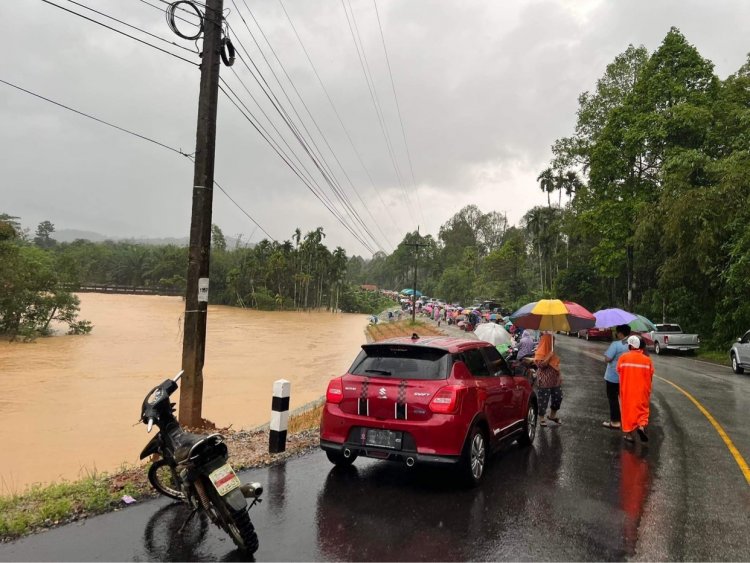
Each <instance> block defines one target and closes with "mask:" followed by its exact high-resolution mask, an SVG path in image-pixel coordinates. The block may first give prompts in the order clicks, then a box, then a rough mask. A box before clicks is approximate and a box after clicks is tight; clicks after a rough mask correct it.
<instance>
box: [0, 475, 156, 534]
mask: <svg viewBox="0 0 750 563" xmlns="http://www.w3.org/2000/svg"><path fill="white" fill-rule="evenodd" d="M125 475H127V476H128V478H127V479H124V478H123V476H125ZM147 488H148V482H147V480H146V469H145V468H144V467H138V468H130V469H123V470H121V471H120V472H118V473H117V474H116V475H107V474H105V473H101V474H94V475H91V476H88V477H86V478H84V479H81V480H79V481H73V482H69V481H63V482H60V483H54V484H52V485H34V486H32V487H31V488H29V489H27V490H26V491H24V492H23V493H20V494H11V495H8V496H3V497H0V539H10V538H14V537H18V536H20V535H23V534H25V533H27V532H29V531H30V530H34V529H38V528H43V527H52V526H55V525H57V524H60V523H61V522H68V521H73V520H78V519H80V518H86V517H87V516H92V515H94V514H100V513H102V512H108V511H110V510H112V509H114V508H116V507H118V506H122V500H121V498H122V496H123V495H131V496H133V497H136V496H141V495H142V494H143V493H144V492H146V490H147Z"/></svg>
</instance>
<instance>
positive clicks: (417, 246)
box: [404, 225, 427, 324]
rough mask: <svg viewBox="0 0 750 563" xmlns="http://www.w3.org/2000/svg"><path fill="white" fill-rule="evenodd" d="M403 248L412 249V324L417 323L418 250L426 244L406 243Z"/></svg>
mask: <svg viewBox="0 0 750 563" xmlns="http://www.w3.org/2000/svg"><path fill="white" fill-rule="evenodd" d="M417 240H420V239H419V225H417ZM404 246H413V247H414V287H412V288H411V291H412V293H411V322H412V324H414V323H415V322H417V264H418V262H419V249H420V247H422V246H427V245H426V244H421V243H419V242H406V243H404Z"/></svg>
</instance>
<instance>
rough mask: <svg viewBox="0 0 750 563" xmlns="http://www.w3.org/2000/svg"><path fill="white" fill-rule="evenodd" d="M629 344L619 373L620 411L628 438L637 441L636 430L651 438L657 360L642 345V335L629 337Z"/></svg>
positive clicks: (643, 438)
mask: <svg viewBox="0 0 750 563" xmlns="http://www.w3.org/2000/svg"><path fill="white" fill-rule="evenodd" d="M628 348H629V350H628V351H627V352H625V353H624V354H623V355H622V356H620V359H619V360H617V373H618V374H619V375H620V411H621V413H620V414H621V419H622V421H621V424H622V431H623V432H624V433H625V439H626V440H628V441H630V442H634V441H635V437H634V434H635V433H637V434H638V436H639V437H640V439H641V440H642V441H644V442H648V434H647V432H646V427H647V426H648V415H649V401H650V400H651V382H652V380H653V377H654V364H653V363H652V362H651V358H649V357H648V356H647V355H646V354H644V352H643V350H642V349H641V339H640V338H638V337H637V336H635V335H632V336H630V337H628Z"/></svg>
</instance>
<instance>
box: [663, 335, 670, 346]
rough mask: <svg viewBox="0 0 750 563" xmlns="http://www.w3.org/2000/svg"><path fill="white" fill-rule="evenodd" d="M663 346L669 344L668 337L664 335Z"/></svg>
mask: <svg viewBox="0 0 750 563" xmlns="http://www.w3.org/2000/svg"><path fill="white" fill-rule="evenodd" d="M664 344H669V336H668V335H666V334H665V335H664Z"/></svg>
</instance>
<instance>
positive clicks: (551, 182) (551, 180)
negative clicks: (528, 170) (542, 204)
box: [536, 168, 557, 207]
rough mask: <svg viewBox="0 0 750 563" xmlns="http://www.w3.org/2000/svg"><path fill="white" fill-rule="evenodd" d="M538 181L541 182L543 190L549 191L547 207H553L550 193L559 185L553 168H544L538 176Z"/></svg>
mask: <svg viewBox="0 0 750 563" xmlns="http://www.w3.org/2000/svg"><path fill="white" fill-rule="evenodd" d="M536 180H537V182H539V187H540V188H541V189H542V191H543V192H546V193H547V207H552V203H551V202H550V199H549V194H551V193H552V192H554V191H555V190H556V189H557V187H556V186H555V183H556V182H555V176H554V174H553V173H552V168H545V169H544V170H542V172H541V174H539V176H537V177H536Z"/></svg>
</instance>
